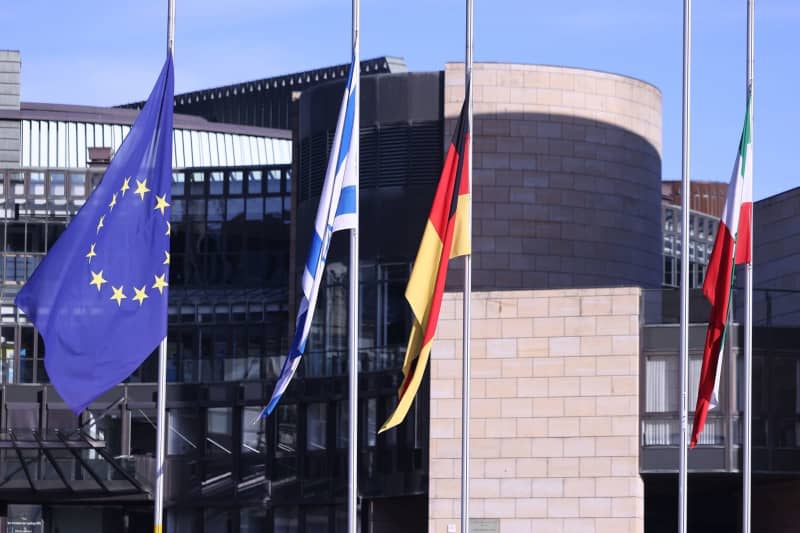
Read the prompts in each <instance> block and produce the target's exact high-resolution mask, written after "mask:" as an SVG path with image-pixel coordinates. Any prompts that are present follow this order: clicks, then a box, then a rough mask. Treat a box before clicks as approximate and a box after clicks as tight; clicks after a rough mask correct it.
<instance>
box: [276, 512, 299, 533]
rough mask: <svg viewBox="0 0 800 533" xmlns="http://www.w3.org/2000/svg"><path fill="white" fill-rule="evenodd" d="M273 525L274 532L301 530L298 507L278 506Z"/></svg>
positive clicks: (294, 532)
mask: <svg viewBox="0 0 800 533" xmlns="http://www.w3.org/2000/svg"><path fill="white" fill-rule="evenodd" d="M273 526H274V527H273V531H274V533H297V532H298V531H299V530H300V529H299V527H300V521H299V520H298V516H297V507H276V508H275V512H274V523H273Z"/></svg>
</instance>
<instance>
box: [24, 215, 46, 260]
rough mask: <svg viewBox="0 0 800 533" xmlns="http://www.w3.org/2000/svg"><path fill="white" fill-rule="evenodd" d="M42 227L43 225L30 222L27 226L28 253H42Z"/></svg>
mask: <svg viewBox="0 0 800 533" xmlns="http://www.w3.org/2000/svg"><path fill="white" fill-rule="evenodd" d="M44 227H45V226H44V224H43V223H36V222H31V223H29V224H28V228H27V229H28V238H27V249H28V252H32V253H44Z"/></svg>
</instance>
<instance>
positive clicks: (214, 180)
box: [208, 172, 223, 195]
mask: <svg viewBox="0 0 800 533" xmlns="http://www.w3.org/2000/svg"><path fill="white" fill-rule="evenodd" d="M208 180H209V181H208V193H209V194H213V195H220V194H222V185H223V180H222V172H209V174H208Z"/></svg>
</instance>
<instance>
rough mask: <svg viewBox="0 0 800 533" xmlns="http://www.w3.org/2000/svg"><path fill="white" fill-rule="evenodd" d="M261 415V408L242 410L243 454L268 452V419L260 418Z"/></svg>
mask: <svg viewBox="0 0 800 533" xmlns="http://www.w3.org/2000/svg"><path fill="white" fill-rule="evenodd" d="M260 413H261V407H245V408H244V409H242V453H264V452H266V451H267V440H266V439H267V437H266V419H265V418H264V417H259V416H258V415H259V414H260ZM253 421H255V423H253Z"/></svg>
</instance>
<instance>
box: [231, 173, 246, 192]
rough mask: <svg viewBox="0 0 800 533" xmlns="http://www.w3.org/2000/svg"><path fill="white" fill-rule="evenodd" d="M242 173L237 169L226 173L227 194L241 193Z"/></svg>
mask: <svg viewBox="0 0 800 533" xmlns="http://www.w3.org/2000/svg"><path fill="white" fill-rule="evenodd" d="M242 180H243V176H242V173H241V172H239V171H235V172H231V173H229V174H228V194H242Z"/></svg>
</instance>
